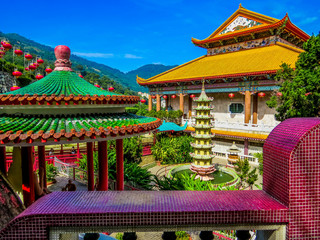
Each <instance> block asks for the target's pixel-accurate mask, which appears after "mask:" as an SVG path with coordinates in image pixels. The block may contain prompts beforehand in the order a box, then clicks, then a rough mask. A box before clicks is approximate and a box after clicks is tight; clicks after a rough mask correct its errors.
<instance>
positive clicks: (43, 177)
mask: <svg viewBox="0 0 320 240" xmlns="http://www.w3.org/2000/svg"><path fill="white" fill-rule="evenodd" d="M61 146H62V145H61ZM38 160H39V184H40V187H41V188H47V173H46V171H47V170H46V152H45V146H38Z"/></svg>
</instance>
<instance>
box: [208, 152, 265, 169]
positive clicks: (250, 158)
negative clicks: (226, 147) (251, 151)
mask: <svg viewBox="0 0 320 240" xmlns="http://www.w3.org/2000/svg"><path fill="white" fill-rule="evenodd" d="M213 153H214V154H215V155H216V157H219V158H223V159H228V153H226V152H218V151H213ZM239 158H240V159H241V160H244V159H248V161H249V163H250V164H251V165H252V166H256V167H257V166H258V165H259V160H258V158H256V157H254V156H251V155H241V154H239Z"/></svg>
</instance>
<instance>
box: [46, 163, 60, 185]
mask: <svg viewBox="0 0 320 240" xmlns="http://www.w3.org/2000/svg"><path fill="white" fill-rule="evenodd" d="M57 174H58V168H57V167H55V166H54V165H53V164H47V165H46V176H47V180H48V181H49V182H50V181H53V180H54V179H55V177H56V176H57Z"/></svg>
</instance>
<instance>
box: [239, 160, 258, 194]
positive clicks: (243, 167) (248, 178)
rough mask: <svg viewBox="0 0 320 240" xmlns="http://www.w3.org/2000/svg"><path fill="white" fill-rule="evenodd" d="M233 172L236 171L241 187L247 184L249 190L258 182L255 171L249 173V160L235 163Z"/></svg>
mask: <svg viewBox="0 0 320 240" xmlns="http://www.w3.org/2000/svg"><path fill="white" fill-rule="evenodd" d="M235 170H236V171H237V173H238V175H239V178H240V181H241V185H242V186H243V185H244V183H247V184H248V185H249V186H250V188H252V186H253V185H254V183H255V182H256V181H257V180H258V175H257V174H256V169H255V168H254V169H253V170H251V171H250V165H249V160H248V159H247V158H245V159H244V160H241V159H239V160H238V161H237V162H236V163H235Z"/></svg>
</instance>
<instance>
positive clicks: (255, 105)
mask: <svg viewBox="0 0 320 240" xmlns="http://www.w3.org/2000/svg"><path fill="white" fill-rule="evenodd" d="M252 108H253V113H252V124H258V95H257V94H254V95H253V106H252Z"/></svg>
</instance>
